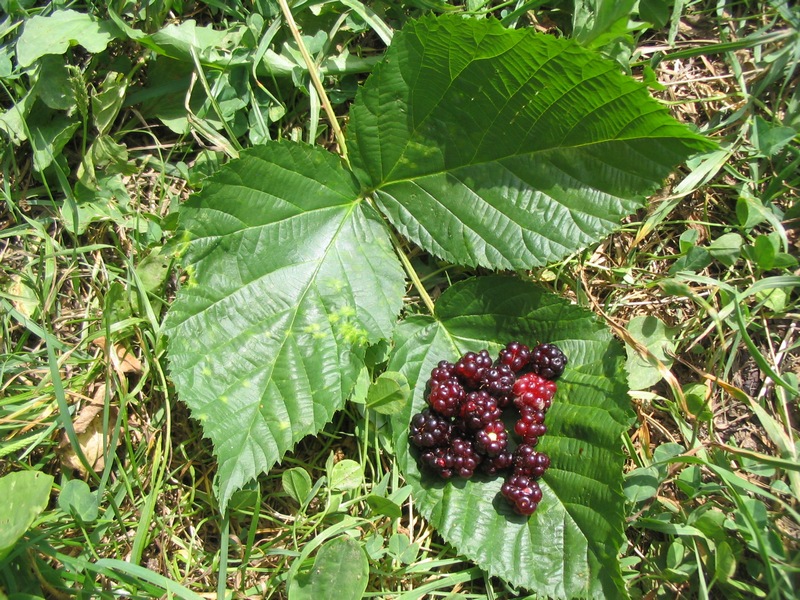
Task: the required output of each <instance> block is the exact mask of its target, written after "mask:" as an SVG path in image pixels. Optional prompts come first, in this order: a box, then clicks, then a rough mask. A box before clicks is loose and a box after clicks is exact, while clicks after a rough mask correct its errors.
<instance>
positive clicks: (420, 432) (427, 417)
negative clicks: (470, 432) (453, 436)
mask: <svg viewBox="0 0 800 600" xmlns="http://www.w3.org/2000/svg"><path fill="white" fill-rule="evenodd" d="M451 429H452V425H451V424H450V420H449V419H447V418H445V417H442V416H440V415H437V414H436V413H434V412H433V411H432V410H430V409H428V408H426V409H425V410H423V411H422V412H421V413H417V414H416V415H414V416H413V417H412V418H411V426H410V431H409V440H411V443H412V444H414V445H415V446H417V447H418V448H434V447H436V446H447V445H448V444H449V443H450V432H451Z"/></svg>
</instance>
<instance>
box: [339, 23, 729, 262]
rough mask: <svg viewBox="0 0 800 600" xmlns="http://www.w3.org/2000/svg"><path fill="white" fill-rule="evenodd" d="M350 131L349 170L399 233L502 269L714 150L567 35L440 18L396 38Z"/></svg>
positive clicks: (594, 234) (586, 239) (549, 249)
mask: <svg viewBox="0 0 800 600" xmlns="http://www.w3.org/2000/svg"><path fill="white" fill-rule="evenodd" d="M348 135H349V136H350V142H351V143H349V144H348V146H349V147H350V156H351V160H352V163H353V170H354V172H355V173H356V176H357V177H358V178H359V180H360V181H361V182H362V183H363V185H364V186H365V188H366V189H367V190H368V191H371V192H374V196H375V199H376V201H377V204H378V206H379V208H380V209H381V210H382V211H384V212H385V213H386V215H387V216H388V218H389V219H390V220H391V222H392V224H393V225H394V226H395V227H396V228H397V229H398V231H399V232H400V233H401V234H403V235H404V236H406V237H408V238H410V239H412V240H413V241H415V242H416V243H417V244H419V245H420V246H422V247H423V248H424V249H425V250H427V251H429V252H432V253H433V254H436V255H438V256H440V257H442V258H444V259H446V260H448V261H451V262H455V263H459V264H464V265H483V266H486V267H491V268H502V269H505V268H526V267H530V266H532V265H543V264H546V263H548V262H551V261H554V260H559V259H561V258H563V257H564V256H566V255H568V254H569V253H571V252H574V251H576V250H578V249H580V248H582V247H584V246H586V245H589V244H591V243H594V242H596V241H598V240H600V239H601V238H602V237H603V236H604V235H605V234H607V233H609V232H610V231H611V230H612V229H614V228H616V227H617V226H618V224H619V220H620V218H622V217H624V216H626V215H628V214H630V213H632V212H633V211H635V210H636V209H638V208H639V207H641V206H642V205H643V202H644V197H645V195H646V194H648V193H650V192H653V191H654V190H655V188H656V186H657V185H658V184H660V183H661V181H662V180H663V179H664V177H666V176H667V175H668V174H669V172H670V170H671V168H672V167H674V166H675V165H676V164H677V163H679V162H681V161H683V160H684V159H686V158H687V157H688V156H689V155H691V154H694V153H696V152H700V151H704V150H708V149H710V148H713V144H712V143H711V142H709V141H708V140H706V139H705V138H702V137H700V136H698V135H696V134H694V133H691V132H690V131H689V130H688V129H687V128H686V127H685V126H683V125H681V124H679V123H678V122H676V121H675V120H673V119H672V118H671V117H670V116H669V114H668V113H667V111H666V109H664V108H663V107H662V106H660V105H659V104H658V103H657V102H656V101H655V100H653V99H652V98H651V97H650V96H649V94H648V91H647V88H646V86H644V85H643V84H640V83H638V82H636V81H634V80H633V79H631V78H629V77H626V76H624V75H622V74H621V73H619V71H618V66H617V65H616V64H615V63H613V62H611V61H608V60H605V59H602V58H600V57H599V56H598V55H597V54H596V53H593V52H592V51H589V50H586V49H584V48H581V47H580V46H578V45H577V44H576V43H575V42H573V41H570V40H566V39H557V38H555V37H552V36H546V35H540V34H537V33H535V32H534V31H533V30H530V29H529V30H513V31H512V30H506V29H504V28H503V26H502V25H501V24H500V23H499V22H498V21H495V20H492V19H483V20H468V19H463V18H461V17H458V16H452V15H445V16H441V17H424V18H422V19H419V20H418V21H411V22H409V23H408V24H407V25H406V26H405V27H404V28H403V30H402V31H400V32H399V33H397V34H396V35H395V36H394V39H393V41H392V45H391V47H390V48H389V50H388V51H387V53H386V56H385V58H384V60H383V61H382V62H381V63H380V64H379V65H378V66H377V67H376V68H375V70H374V71H373V73H372V74H371V75H370V77H369V79H368V80H367V82H366V83H365V84H364V86H363V88H362V89H361V90H360V91H359V93H358V95H357V97H356V101H355V103H354V105H353V108H352V110H351V124H350V127H349V130H348Z"/></svg>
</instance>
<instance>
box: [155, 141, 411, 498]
mask: <svg viewBox="0 0 800 600" xmlns="http://www.w3.org/2000/svg"><path fill="white" fill-rule="evenodd" d="M180 226H181V228H182V230H183V231H184V232H185V235H186V237H187V242H188V243H187V247H186V252H185V255H184V257H183V263H184V266H185V267H186V269H187V272H188V274H189V280H188V281H187V282H186V283H185V284H184V285H183V287H182V289H181V290H180V292H179V293H178V296H177V298H176V300H175V303H174V304H173V306H172V308H171V310H170V314H169V316H168V319H167V323H166V329H167V332H168V333H169V335H170V343H169V351H170V359H171V374H172V379H173V380H174V382H175V386H176V389H177V390H178V393H179V394H180V397H181V398H182V399H183V400H184V401H185V402H186V403H187V404H188V405H189V408H190V409H191V411H192V416H193V417H194V418H196V419H199V420H200V421H201V423H202V426H203V432H204V434H205V436H207V437H209V438H210V439H211V441H212V442H213V444H214V453H215V455H216V457H217V460H218V462H219V472H218V481H217V485H218V496H219V499H220V504H221V506H222V509H223V510H224V508H225V506H226V503H227V501H228V499H229V498H230V496H231V494H232V493H233V492H234V491H236V490H237V489H239V488H240V487H241V486H242V485H243V484H244V483H246V482H247V481H249V480H251V479H253V478H255V477H256V476H257V475H258V474H259V473H260V472H266V471H268V470H269V469H270V468H271V467H272V466H273V465H274V464H275V463H276V462H277V461H279V460H280V459H281V457H282V456H283V455H284V454H285V453H286V452H287V451H288V450H289V449H291V448H292V447H293V446H294V444H295V443H296V442H297V441H298V440H299V439H300V438H302V437H303V436H305V435H308V434H311V433H315V432H317V431H318V430H319V429H321V428H322V426H323V425H325V424H326V423H327V422H328V421H330V419H331V418H332V416H333V413H334V412H335V411H336V410H337V409H339V408H340V407H341V406H342V404H343V403H344V400H345V398H346V397H347V395H348V394H349V393H350V391H351V389H352V387H353V384H354V383H355V381H356V377H357V375H358V373H359V371H360V369H361V368H362V367H363V364H364V363H363V354H364V350H365V348H366V347H367V345H369V344H373V343H375V342H377V341H378V340H380V339H384V338H388V337H390V335H391V333H392V330H393V327H394V323H395V319H396V315H397V313H398V312H399V310H400V308H401V306H402V297H403V292H404V276H403V272H402V269H401V267H400V263H399V261H398V260H397V258H396V256H395V255H394V253H393V250H392V246H391V242H390V239H389V236H388V234H387V232H386V229H385V225H384V224H383V222H382V220H381V218H380V217H379V216H378V214H377V213H376V212H375V211H374V210H373V209H372V208H371V207H370V206H369V205H367V204H366V203H363V202H361V201H360V198H359V194H358V186H357V183H356V182H355V180H354V179H353V177H352V175H351V174H350V173H349V172H348V171H346V170H345V169H344V168H343V167H342V165H341V163H340V162H339V159H338V157H336V156H334V155H333V154H330V153H328V152H326V151H325V150H322V149H321V148H316V147H311V146H304V145H300V144H293V143H278V142H271V143H268V144H267V145H265V146H262V147H259V148H255V149H253V150H252V151H249V152H246V153H244V154H243V155H242V157H241V159H240V160H237V161H233V162H231V163H230V164H229V165H227V166H226V168H225V169H222V170H220V171H219V172H218V173H217V175H215V176H214V177H212V178H211V179H210V180H209V181H208V182H207V183H206V184H205V187H204V188H203V190H202V191H201V192H200V193H198V194H197V195H195V196H193V197H192V198H191V199H190V200H189V201H188V202H187V203H186V204H185V205H184V206H183V207H182V208H181V213H180Z"/></svg>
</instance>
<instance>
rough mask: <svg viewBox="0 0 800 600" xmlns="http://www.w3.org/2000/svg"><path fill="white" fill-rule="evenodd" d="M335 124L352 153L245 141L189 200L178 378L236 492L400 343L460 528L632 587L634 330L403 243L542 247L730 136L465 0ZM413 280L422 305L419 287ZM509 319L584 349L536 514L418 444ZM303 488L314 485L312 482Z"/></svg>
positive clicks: (586, 229)
mask: <svg viewBox="0 0 800 600" xmlns="http://www.w3.org/2000/svg"><path fill="white" fill-rule="evenodd" d="M339 142H340V148H339V149H340V151H341V153H342V156H341V157H340V156H336V155H334V154H331V153H329V152H326V151H324V150H322V149H321V148H318V147H312V146H306V145H302V144H298V143H291V142H270V143H266V144H264V145H262V146H260V147H257V148H254V149H252V150H250V151H247V152H244V153H242V154H241V156H240V158H239V159H238V160H236V161H233V162H231V163H230V164H228V165H226V166H225V167H224V168H222V169H221V170H220V171H219V172H218V173H217V174H216V175H215V176H213V177H212V178H211V179H209V180H208V181H207V182H206V183H205V185H204V187H203V190H202V191H201V192H200V193H198V194H197V195H195V196H194V197H193V198H192V199H191V200H190V201H189V202H188V203H187V204H186V205H184V206H183V207H182V209H181V214H180V229H181V232H182V233H181V235H180V237H179V241H180V243H182V244H183V247H182V248H181V254H182V258H181V260H182V262H183V264H184V266H185V269H186V273H187V278H186V281H185V282H184V284H183V286H182V288H181V290H180V292H179V294H178V297H177V299H176V301H175V303H174V304H173V306H172V307H171V310H170V313H169V317H168V320H167V331H168V333H169V335H170V345H169V355H170V361H171V375H172V378H173V380H174V381H175V384H176V387H177V390H178V393H179V394H180V396H181V398H182V399H183V400H184V401H185V402H186V403H187V404H188V405H189V407H190V408H191V411H192V416H193V417H194V418H196V419H198V420H199V421H200V423H201V424H202V427H203V431H204V433H205V435H206V436H207V437H209V438H210V439H211V441H212V442H213V444H214V453H215V456H216V457H217V460H218V463H219V471H218V474H217V480H216V489H217V496H218V498H219V502H220V507H221V509H222V510H223V511H225V510H226V508H227V506H228V503H229V501H230V499H231V497H232V495H233V494H234V493H235V492H236V491H237V490H239V489H241V488H242V486H244V485H245V484H246V483H247V482H249V481H251V480H252V479H254V478H255V477H257V476H258V475H259V474H260V473H263V472H267V471H269V470H270V469H271V468H272V467H273V466H274V465H275V464H276V463H277V462H279V461H280V460H281V458H282V457H283V456H284V454H285V453H286V452H287V451H289V450H291V449H292V448H293V447H294V445H295V444H296V443H297V442H298V441H299V440H300V439H301V438H302V437H304V436H306V435H308V434H313V433H316V432H317V431H319V430H320V429H321V428H322V427H323V426H324V425H325V424H327V423H328V422H329V421H330V420H331V419H332V418H333V415H334V413H335V412H336V411H337V410H339V409H340V408H342V406H343V405H344V403H345V401H346V400H347V399H348V397H350V396H351V394H354V389H357V388H356V384H357V382H358V381H360V379H361V378H363V376H364V375H366V376H367V377H368V378H369V377H370V375H377V374H378V373H380V372H381V371H382V370H383V367H384V365H383V361H384V358H383V356H381V353H375V352H373V351H371V349H372V348H374V347H377V346H380V345H381V344H385V343H386V342H389V343H390V346H391V348H390V352H389V355H388V364H387V365H385V369H386V372H387V373H400V374H402V376H404V379H405V380H407V381H408V383H409V385H410V386H411V389H412V390H413V391H412V393H411V395H410V398H409V400H408V401H407V402H406V403H405V405H404V406H402V408H401V409H399V410H396V411H394V410H393V411H392V414H391V415H390V418H389V423H390V426H391V444H387V448H393V451H394V453H395V454H396V457H397V460H398V461H399V463H400V465H401V468H402V470H403V473H404V475H405V477H406V478H407V480H408V482H409V483H410V485H411V489H412V494H413V496H414V498H415V501H416V503H417V505H418V506H419V507H420V510H421V512H422V514H423V515H424V516H425V517H426V518H428V519H429V521H430V522H431V523H432V524H433V525H434V527H436V528H437V529H438V531H439V532H440V533H441V534H442V535H443V537H444V538H445V539H446V540H448V541H450V542H451V543H453V544H454V545H455V547H456V548H457V549H458V550H459V551H460V552H462V553H463V554H464V555H465V556H467V557H469V558H470V559H472V560H474V561H475V562H477V563H478V564H479V565H481V566H482V567H483V568H485V569H486V570H487V571H488V572H489V573H490V574H493V575H499V576H500V577H502V578H503V579H505V580H506V581H508V582H509V583H511V584H512V585H515V586H521V587H524V588H528V589H531V590H533V591H536V592H537V593H540V594H544V595H553V596H566V597H573V596H593V597H600V596H603V595H606V596H613V595H617V594H621V593H623V589H624V585H623V580H622V577H621V573H620V567H619V565H618V562H617V553H618V551H619V548H620V545H621V543H622V541H623V539H624V538H623V527H622V525H623V502H624V496H623V493H622V462H623V459H624V457H623V454H622V452H621V448H620V444H619V439H620V435H621V433H622V432H623V431H624V430H625V429H626V428H627V427H628V426H629V425H630V424H631V422H632V416H633V415H632V412H631V410H630V408H629V407H628V402H627V396H626V389H627V388H626V385H625V371H624V352H623V351H622V349H621V347H620V346H619V345H618V344H617V343H616V342H615V341H614V340H613V339H612V337H611V334H610V332H609V331H608V330H607V329H606V328H605V327H604V326H603V325H602V324H601V323H600V322H599V321H598V320H597V319H596V317H595V316H594V315H592V313H591V312H589V311H587V310H585V309H582V308H579V307H577V306H574V305H571V304H570V303H569V302H568V301H566V300H564V299H562V298H560V297H558V296H555V295H553V294H551V293H548V292H545V291H544V290H543V289H542V288H540V287H539V286H537V285H536V284H535V283H533V282H531V281H527V280H525V278H523V277H514V276H508V275H491V276H482V277H475V278H471V279H467V280H465V281H462V282H460V283H458V284H456V285H453V286H452V287H450V288H449V289H446V290H445V291H444V293H443V294H442V296H441V297H440V298H439V299H438V300H437V302H436V304H435V305H434V303H433V301H432V300H431V299H430V297H429V296H428V294H427V292H426V291H425V289H424V286H423V285H422V284H421V283H420V281H419V276H418V275H417V273H416V272H415V271H414V269H413V267H412V265H411V262H410V260H409V257H408V246H407V243H408V242H410V243H413V244H416V245H417V246H419V247H421V248H422V249H424V250H425V251H427V252H429V253H431V254H433V255H435V256H438V257H440V258H441V259H443V260H445V261H449V262H451V263H454V264H458V265H463V266H465V267H484V268H487V269H490V270H497V271H502V270H511V269H526V268H531V267H535V266H543V265H547V264H548V263H550V262H553V261H557V260H560V259H562V258H564V257H565V256H566V255H568V254H570V253H572V252H575V251H578V250H580V249H581V248H583V247H585V246H586V245H588V244H591V243H593V242H596V241H598V240H600V239H602V238H603V237H604V236H605V235H607V234H608V233H610V232H611V231H613V230H614V229H615V228H616V227H617V226H618V223H619V221H620V219H621V218H622V217H625V216H626V215H628V214H630V213H631V212H633V211H635V210H636V209H637V208H639V207H641V206H642V205H643V203H644V199H645V197H646V195H647V194H648V193H650V192H652V191H654V189H655V188H656V187H657V186H658V185H659V184H660V182H661V181H662V180H663V178H665V177H666V176H667V175H668V174H669V173H670V170H671V169H672V168H673V167H674V166H675V165H676V164H678V163H679V162H681V161H683V160H685V159H686V158H687V157H688V156H690V155H692V154H694V153H697V152H701V151H704V150H709V149H711V148H713V144H712V143H711V142H709V141H707V140H706V139H705V138H703V137H701V136H699V135H697V134H695V133H692V132H691V131H690V130H689V129H688V128H686V127H685V126H683V125H680V124H679V123H677V122H676V121H674V120H673V119H672V118H671V117H669V115H668V114H667V113H666V111H665V110H664V109H663V108H662V107H660V106H659V105H658V104H657V103H656V102H655V101H653V100H652V99H651V98H650V97H649V95H648V93H647V90H646V88H645V87H644V86H643V85H641V84H639V83H637V82H635V81H633V80H632V79H629V78H627V77H625V76H623V75H621V74H619V73H618V71H617V68H616V67H615V65H614V64H613V63H611V62H609V61H606V60H604V59H602V58H600V57H599V56H597V55H596V54H595V53H593V52H591V51H589V50H586V49H584V48H581V47H580V46H579V45H577V44H575V43H574V42H571V41H568V40H563V39H556V38H554V37H549V36H544V35H536V34H534V33H533V32H531V31H522V30H521V31H510V30H507V29H504V28H503V27H502V25H501V24H500V23H498V22H496V21H493V20H482V21H478V20H469V19H463V18H460V17H450V16H445V17H439V18H433V17H426V18H422V19H420V20H417V21H411V22H409V23H408V24H407V25H406V27H405V28H404V29H403V30H402V31H400V32H398V33H397V34H395V36H394V38H393V40H392V45H391V47H390V48H389V50H388V51H387V53H386V55H385V57H384V58H383V60H382V61H381V62H380V63H379V64H378V66H377V67H376V68H375V70H374V71H373V73H372V74H371V76H370V78H369V79H368V80H367V82H366V83H365V84H364V85H363V87H362V88H361V89H360V90H359V92H358V94H357V96H356V99H355V102H354V104H353V106H352V109H351V112H350V123H349V125H348V129H347V132H346V140H345V138H344V137H341V136H340V137H339ZM403 239H404V240H407V241H408V242H404V241H402V240H403ZM406 277H408V278H409V279H410V280H411V282H412V283H413V285H414V287H415V289H416V291H417V293H418V294H419V296H420V298H421V300H422V302H423V305H424V309H425V310H426V311H427V314H424V313H421V312H420V311H418V310H417V308H416V307H415V306H413V305H411V304H404V295H405V292H406V283H405V278H406ZM418 313H419V314H418ZM401 315H402V316H403V317H404V318H403V319H402V320H401V321H400V322H399V323H398V318H399V317H400V316H401ZM509 339H519V340H526V341H530V342H531V343H534V342H536V341H547V342H557V343H558V344H559V346H560V347H561V348H563V349H564V351H565V353H566V354H567V355H568V356H569V357H570V368H569V369H568V370H567V372H566V373H565V374H564V376H563V380H562V382H561V383H560V386H561V392H560V396H561V397H562V400H560V401H559V402H558V403H557V404H556V405H554V406H553V410H552V414H551V415H550V416H549V417H548V419H549V421H548V436H547V440H546V441H545V440H543V442H542V447H543V449H544V450H546V451H547V452H548V453H549V454H550V456H551V457H552V460H553V466H552V467H551V469H550V470H549V471H548V473H547V474H546V475H545V477H544V478H543V480H542V489H543V491H544V494H545V499H544V500H543V502H542V504H541V505H540V507H539V509H538V510H537V512H536V513H535V515H534V516H533V517H531V518H530V519H528V518H523V517H519V516H517V517H514V516H511V515H509V514H507V512H508V511H498V510H497V508H496V507H495V506H494V505H493V504H492V502H493V499H494V498H495V497H496V496H497V491H498V489H499V485H500V483H499V482H498V481H497V480H481V479H473V480H469V481H467V482H466V483H465V482H460V483H455V482H448V483H440V484H437V485H432V484H431V483H430V482H429V481H428V480H425V479H424V478H422V477H421V475H420V473H419V471H418V468H417V465H416V463H415V461H414V460H413V458H411V457H410V456H409V452H408V440H407V431H408V424H409V420H410V418H411V415H412V414H414V413H416V412H419V410H421V408H422V406H423V405H424V398H423V392H424V390H423V389H422V388H423V387H424V385H423V384H424V381H425V380H426V379H427V374H428V373H429V372H430V370H431V368H432V367H433V366H435V364H436V361H438V360H440V359H441V358H451V359H454V358H457V357H458V356H459V355H460V354H462V353H463V352H465V351H469V350H477V349H480V348H484V347H486V348H489V349H491V350H493V351H497V350H498V349H499V348H500V347H501V346H502V344H503V343H504V342H505V341H506V340H509ZM376 355H378V356H380V358H378V359H376V358H375V356H376ZM355 395H356V396H358V392H356V394H355ZM360 400H361V401H362V402H363V401H364V398H363V397H362V398H360ZM285 485H288V486H289V489H291V490H293V493H294V494H295V499H296V500H298V502H300V503H301V504H302V503H303V502H305V496H307V493H308V492H307V488H308V487H309V485H310V481H306V479H305V478H304V477H302V476H301V474H299V473H298V474H293V475H287V480H286V482H285ZM496 488H497V489H496ZM470 515H472V516H470ZM477 515H480V516H481V518H473V517H475V516H477ZM509 540H513V543H509ZM320 560H321V559H320ZM530 565H536V566H535V568H531V566H530ZM557 573H558V574H559V575H558V576H554V575H555V574H557ZM303 585H306V584H303ZM307 585H309V586H311V585H312V584H311V583H308V584H307ZM312 587H313V586H312Z"/></svg>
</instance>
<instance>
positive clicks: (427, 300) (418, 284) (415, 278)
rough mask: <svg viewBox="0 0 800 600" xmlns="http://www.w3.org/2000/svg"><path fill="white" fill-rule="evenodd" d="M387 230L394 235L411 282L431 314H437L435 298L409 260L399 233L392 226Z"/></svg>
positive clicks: (393, 237)
mask: <svg viewBox="0 0 800 600" xmlns="http://www.w3.org/2000/svg"><path fill="white" fill-rule="evenodd" d="M387 230H388V231H389V235H391V236H392V246H394V249H395V252H396V253H397V256H398V257H399V258H400V262H401V263H403V268H404V269H405V270H406V273H408V276H409V278H410V279H411V283H412V284H413V285H414V288H415V289H416V290H417V293H418V294H419V297H420V298H422V302H423V303H424V304H425V308H427V309H428V312H429V313H431V316H433V315H435V314H436V313H435V312H434V306H433V300H432V299H431V297H430V295H428V291H427V290H426V289H425V286H424V285H423V284H422V281H421V280H420V278H419V275H417V272H416V271H415V270H414V266H413V265H412V264H411V261H410V260H408V257H407V256H406V253H405V252H404V251H403V246H402V244H401V243H400V240H398V239H397V235H395V232H394V230H393V229H392V228H391V227H387Z"/></svg>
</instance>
